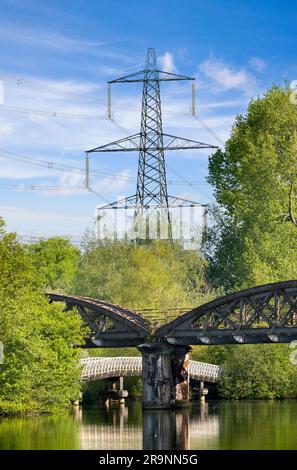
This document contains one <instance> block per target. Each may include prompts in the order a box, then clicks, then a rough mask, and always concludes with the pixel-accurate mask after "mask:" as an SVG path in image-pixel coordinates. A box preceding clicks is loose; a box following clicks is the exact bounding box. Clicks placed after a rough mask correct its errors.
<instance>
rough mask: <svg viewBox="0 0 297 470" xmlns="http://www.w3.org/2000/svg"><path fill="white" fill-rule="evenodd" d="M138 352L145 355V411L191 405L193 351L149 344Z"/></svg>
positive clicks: (143, 391)
mask: <svg viewBox="0 0 297 470" xmlns="http://www.w3.org/2000/svg"><path fill="white" fill-rule="evenodd" d="M138 349H139V351H140V352H141V354H142V383H143V390H142V404H143V408H147V409H162V408H163V409H164V408H165V409H166V408H171V407H172V406H188V404H189V370H188V363H189V361H188V352H189V351H190V348H189V347H188V346H171V345H168V344H165V343H146V344H142V345H140V346H138Z"/></svg>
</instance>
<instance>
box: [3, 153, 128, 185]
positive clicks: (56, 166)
mask: <svg viewBox="0 0 297 470" xmlns="http://www.w3.org/2000/svg"><path fill="white" fill-rule="evenodd" d="M1 152H2V153H4V154H7V156H6V155H1ZM0 158H2V159H9V160H15V161H20V162H24V163H27V164H30V165H36V166H41V167H46V168H48V169H51V170H57V171H63V172H64V171H67V172H69V173H75V174H81V175H84V174H85V169H84V168H77V167H72V166H69V165H65V164H63V163H57V162H54V161H52V160H43V159H39V158H36V157H31V156H28V155H22V154H18V153H15V152H9V151H8V150H3V149H0ZM91 173H92V175H95V176H101V177H105V178H110V179H116V180H119V181H124V182H125V181H131V182H134V181H135V179H132V178H131V177H129V176H127V177H126V176H119V175H114V174H112V173H106V172H100V171H92V172H91Z"/></svg>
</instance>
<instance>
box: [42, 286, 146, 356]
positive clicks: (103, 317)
mask: <svg viewBox="0 0 297 470" xmlns="http://www.w3.org/2000/svg"><path fill="white" fill-rule="evenodd" d="M47 295H48V297H49V298H50V300H51V301H52V302H65V304H66V307H67V310H69V309H72V308H74V307H75V308H77V310H78V312H79V313H80V315H81V316H82V318H83V320H84V321H85V323H86V324H87V325H88V326H89V327H90V329H91V338H90V339H89V340H87V344H86V346H87V347H98V346H100V347H111V348H112V347H126V346H137V345H138V344H140V343H142V342H143V341H144V340H145V339H146V338H147V336H148V335H149V330H148V324H147V322H146V321H145V320H144V318H143V317H142V316H141V315H140V314H139V313H136V312H133V311H131V310H127V309H125V308H123V307H121V306H119V305H114V304H111V303H109V302H105V301H103V300H97V299H91V298H89V297H81V296H73V295H61V294H47Z"/></svg>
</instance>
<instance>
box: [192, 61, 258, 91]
mask: <svg viewBox="0 0 297 470" xmlns="http://www.w3.org/2000/svg"><path fill="white" fill-rule="evenodd" d="M199 70H200V71H201V72H202V73H203V74H204V75H205V77H206V78H208V79H209V80H211V81H212V82H213V83H214V84H215V85H216V89H217V91H227V90H239V91H243V92H245V93H248V94H250V93H252V92H253V90H254V89H255V86H256V81H255V78H254V77H253V76H252V75H251V74H249V73H248V72H246V71H245V70H243V69H240V70H236V69H234V68H233V67H230V66H229V65H227V64H225V63H224V62H223V61H222V60H220V59H217V58H215V57H210V58H208V59H207V60H205V61H204V62H202V64H200V66H199Z"/></svg>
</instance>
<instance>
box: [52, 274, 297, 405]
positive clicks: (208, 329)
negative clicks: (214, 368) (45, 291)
mask: <svg viewBox="0 0 297 470" xmlns="http://www.w3.org/2000/svg"><path fill="white" fill-rule="evenodd" d="M49 297H50V300H51V301H62V302H65V304H66V310H68V309H71V308H74V307H75V308H77V310H78V311H79V313H80V314H81V316H82V318H83V319H84V321H85V323H87V324H88V326H89V327H90V330H91V335H90V338H89V339H88V342H87V347H90V346H92V347H126V346H137V347H138V349H139V351H140V352H141V354H142V364H143V372H142V378H143V385H144V386H143V403H144V406H145V407H149V408H151V407H153V408H154V407H155V408H164V407H166V408H168V407H171V406H172V404H174V403H175V404H178V403H180V402H187V401H188V399H189V360H188V352H189V351H190V345H196V344H197V345H214V344H255V343H289V342H291V341H292V340H296V339H297V280H294V281H285V282H277V283H273V284H266V285H263V286H258V287H253V288H251V289H246V290H243V291H241V292H235V293H233V294H229V295H226V296H224V297H221V298H218V299H215V300H212V301H211V302H208V303H206V304H204V305H200V306H199V307H197V308H194V309H193V310H191V311H189V312H187V313H184V314H183V315H181V316H179V317H178V318H176V319H175V320H173V321H171V322H170V323H168V324H166V325H163V326H160V325H158V327H157V328H154V327H153V325H152V324H150V323H149V322H148V321H146V320H145V319H144V318H143V317H142V315H140V314H139V313H137V312H133V311H132V310H128V309H127V308H124V307H121V306H119V305H113V304H111V303H109V302H105V301H102V300H98V299H91V298H88V297H78V296H69V295H68V296H67V295H59V294H49ZM154 330H155V331H154ZM93 366H94V365H92V367H93ZM90 367H91V365H90ZM94 367H95V366H94ZM131 372H132V370H131Z"/></svg>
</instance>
